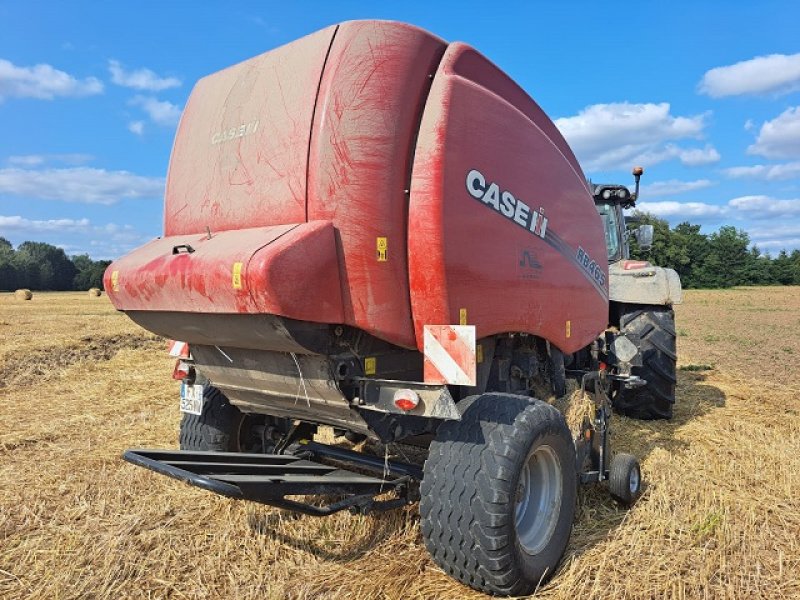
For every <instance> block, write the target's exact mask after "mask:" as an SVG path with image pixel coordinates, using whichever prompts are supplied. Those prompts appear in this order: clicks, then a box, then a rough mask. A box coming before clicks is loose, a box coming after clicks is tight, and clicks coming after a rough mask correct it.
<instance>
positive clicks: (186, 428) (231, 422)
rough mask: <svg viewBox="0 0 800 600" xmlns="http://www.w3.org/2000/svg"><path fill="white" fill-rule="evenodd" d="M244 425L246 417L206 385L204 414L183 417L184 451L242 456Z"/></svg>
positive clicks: (221, 394) (223, 396)
mask: <svg viewBox="0 0 800 600" xmlns="http://www.w3.org/2000/svg"><path fill="white" fill-rule="evenodd" d="M244 421H245V415H244V413H242V412H241V411H240V410H239V409H238V408H236V407H235V406H234V405H233V404H231V403H230V402H228V398H226V397H225V394H223V393H222V392H221V391H219V390H218V389H217V388H215V387H212V386H209V385H207V386H206V387H205V389H204V391H203V410H202V412H201V414H199V415H192V414H189V413H184V414H183V419H181V429H180V442H181V450H210V451H213V452H242V451H243V449H242V448H241V443H240V440H241V437H242V436H241V433H242V427H243V425H244Z"/></svg>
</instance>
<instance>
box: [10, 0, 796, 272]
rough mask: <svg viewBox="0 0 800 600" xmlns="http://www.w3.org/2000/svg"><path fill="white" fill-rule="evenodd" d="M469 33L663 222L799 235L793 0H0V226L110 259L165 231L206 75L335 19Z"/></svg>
mask: <svg viewBox="0 0 800 600" xmlns="http://www.w3.org/2000/svg"><path fill="white" fill-rule="evenodd" d="M363 18H380V19H394V20H400V21H406V22H409V23H413V24H415V25H418V26H421V27H423V28H425V29H428V30H430V31H432V32H434V33H436V34H438V35H439V36H441V37H443V38H444V39H446V40H449V41H464V42H467V43H469V44H471V45H473V46H474V47H476V48H477V49H478V50H480V51H481V52H483V53H484V54H485V55H486V56H488V57H489V58H490V59H491V60H492V61H494V62H495V63H496V64H498V65H499V66H500V67H501V68H502V69H504V70H505V71H506V72H507V73H509V75H511V76H512V77H513V78H514V79H516V81H517V82H519V84H520V85H521V86H522V87H523V88H524V89H525V90H526V91H527V92H528V93H529V94H530V95H531V96H532V97H533V98H534V99H535V100H536V101H537V102H538V103H539V104H540V105H541V106H542V108H544V110H545V111H546V112H547V113H548V114H549V115H550V116H551V118H553V119H554V120H555V121H556V124H557V125H558V126H559V128H560V129H561V130H562V132H563V133H564V134H565V136H566V137H567V140H568V141H569V142H570V144H571V145H572V147H573V149H574V150H575V151H576V153H577V155H578V157H579V159H580V161H581V164H582V165H583V167H584V171H585V172H586V174H587V176H590V177H591V178H592V179H593V180H595V181H601V180H602V181H613V182H622V183H630V181H631V177H630V168H631V167H632V166H633V165H634V164H642V165H643V166H644V167H645V169H646V172H645V176H644V179H643V184H644V188H643V192H642V196H641V198H642V200H641V202H640V207H641V208H642V209H644V210H649V211H652V212H654V213H656V214H659V215H661V216H663V217H665V218H667V219H668V220H669V221H670V223H671V224H673V225H675V224H677V223H678V222H680V221H682V220H686V219H688V220H691V221H693V222H696V223H700V224H702V225H703V227H704V231H712V230H713V229H715V228H717V227H719V226H720V225H722V224H731V225H735V226H736V227H739V228H744V229H746V230H747V231H748V232H749V233H750V235H751V239H752V240H753V241H754V242H756V243H757V244H758V245H759V247H761V248H762V249H763V250H766V251H769V252H771V253H772V254H773V255H774V254H776V253H777V251H778V250H780V249H781V248H787V249H793V248H800V25H798V24H800V3H797V2H791V1H789V0H786V1H784V2H770V1H760V2H736V1H731V0H729V1H727V2H676V1H674V2H668V3H667V2H661V3H656V2H644V3H643V2H630V3H629V2H616V3H608V2H547V3H545V2H541V3H534V2H526V3H513V2H495V3H486V2H484V3H468V2H457V3H455V2H454V3H446V2H440V3H434V2H424V3H422V2H419V3H417V2H402V3H401V2H397V3H392V2H384V3H380V4H378V3H366V2H365V3H354V2H319V3H302V4H301V3H299V2H298V3H291V2H282V3H273V2H242V3H234V2H228V3H222V2H163V1H162V2H136V3H133V2H127V3H123V2H37V1H32V0H27V1H25V2H21V1H20V2H8V1H3V0H0V24H2V31H3V33H2V35H0V236H4V237H6V238H8V239H9V240H11V241H12V242H13V243H14V244H18V243H21V242H22V241H25V240H37V241H46V242H50V243H53V244H56V245H59V246H62V247H64V248H65V250H66V251H67V252H68V253H69V254H76V253H83V252H88V253H89V254H90V255H92V256H93V257H94V258H114V257H116V256H119V255H121V254H123V253H125V252H127V251H128V250H130V249H132V248H133V247H135V246H137V245H140V244H141V243H143V242H145V241H147V240H148V239H151V238H153V237H155V236H157V235H160V234H161V227H162V193H163V186H164V177H165V175H166V169H167V165H168V161H169V153H170V149H171V146H172V138H173V135H174V132H175V125H176V123H177V119H178V117H179V115H180V111H181V109H182V107H183V105H184V104H185V102H186V99H187V97H188V95H189V92H190V91H191V88H192V86H193V85H194V82H195V81H196V80H197V79H199V78H200V77H202V76H204V75H207V74H208V73H211V72H214V71H217V70H219V69H221V68H224V67H226V66H229V65H231V64H234V63H236V62H239V61H241V60H244V59H246V58H249V57H251V56H255V55H257V54H260V53H262V52H265V51H267V50H269V49H271V48H274V47H276V46H279V45H282V44H284V43H287V42H289V41H292V40H293V39H296V38H298V37H301V36H303V35H305V34H308V33H311V32H313V31H316V30H318V29H321V28H322V27H325V26H327V25H330V24H333V23H336V22H339V21H344V20H349V19H363Z"/></svg>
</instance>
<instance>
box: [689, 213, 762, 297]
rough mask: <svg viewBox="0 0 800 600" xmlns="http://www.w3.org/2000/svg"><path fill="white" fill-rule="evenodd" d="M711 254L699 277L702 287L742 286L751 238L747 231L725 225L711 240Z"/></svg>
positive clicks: (712, 235)
mask: <svg viewBox="0 0 800 600" xmlns="http://www.w3.org/2000/svg"><path fill="white" fill-rule="evenodd" d="M708 242H709V252H708V256H707V258H706V260H705V261H704V262H703V266H702V269H701V270H700V273H699V276H698V283H699V285H700V286H702V287H731V286H734V285H737V284H740V283H741V282H742V280H743V275H744V273H745V272H746V267H747V263H748V257H749V251H748V249H747V247H748V246H749V245H750V236H748V235H747V232H746V231H742V230H738V229H736V228H735V227H732V226H730V225H724V226H722V227H720V228H719V231H715V232H714V233H712V234H711V235H710V236H709V238H708Z"/></svg>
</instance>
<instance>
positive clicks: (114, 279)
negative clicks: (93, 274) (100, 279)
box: [111, 271, 119, 292]
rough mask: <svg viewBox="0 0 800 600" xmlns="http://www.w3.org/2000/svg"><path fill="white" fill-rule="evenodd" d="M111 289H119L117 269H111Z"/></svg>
mask: <svg viewBox="0 0 800 600" xmlns="http://www.w3.org/2000/svg"><path fill="white" fill-rule="evenodd" d="M111 289H112V290H114V291H115V292H118V291H119V271H111Z"/></svg>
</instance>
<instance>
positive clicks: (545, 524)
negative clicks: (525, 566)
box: [514, 445, 564, 555]
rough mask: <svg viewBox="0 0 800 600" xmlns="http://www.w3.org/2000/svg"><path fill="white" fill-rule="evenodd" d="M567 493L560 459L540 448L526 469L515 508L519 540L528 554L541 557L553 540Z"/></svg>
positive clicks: (545, 448)
mask: <svg viewBox="0 0 800 600" xmlns="http://www.w3.org/2000/svg"><path fill="white" fill-rule="evenodd" d="M563 491H564V481H563V477H562V474H561V462H560V461H559V460H558V455H557V454H556V453H555V451H554V450H553V448H551V447H550V446H547V445H542V446H539V447H538V448H536V449H535V450H533V451H532V452H531V453H530V454H529V455H528V459H527V461H526V462H525V465H523V467H522V472H521V473H520V478H519V484H518V486H517V497H516V504H515V507H514V525H515V527H516V531H517V539H518V541H519V545H520V546H521V547H522V549H523V550H524V551H525V552H526V553H527V554H531V555H536V554H539V553H540V552H541V551H542V550H544V548H545V547H546V546H547V544H548V543H549V542H550V538H551V537H553V532H554V531H555V528H556V524H557V523H558V515H559V513H560V512H561V498H562V495H563Z"/></svg>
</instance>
